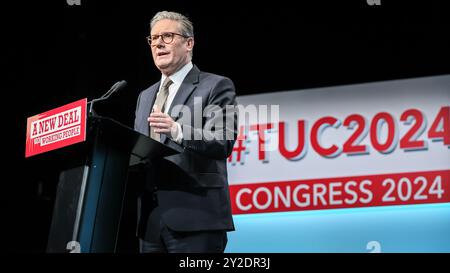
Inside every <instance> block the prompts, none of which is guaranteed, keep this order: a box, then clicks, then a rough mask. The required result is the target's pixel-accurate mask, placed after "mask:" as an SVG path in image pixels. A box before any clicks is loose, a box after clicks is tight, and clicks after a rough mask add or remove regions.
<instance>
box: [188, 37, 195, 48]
mask: <svg viewBox="0 0 450 273" xmlns="http://www.w3.org/2000/svg"><path fill="white" fill-rule="evenodd" d="M187 46H188V49H189V51H192V49H193V48H194V38H192V37H189V38H188V39H187Z"/></svg>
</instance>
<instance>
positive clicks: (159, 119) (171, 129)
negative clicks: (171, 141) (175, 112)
mask: <svg viewBox="0 0 450 273" xmlns="http://www.w3.org/2000/svg"><path fill="white" fill-rule="evenodd" d="M147 121H148V122H149V125H150V127H151V128H153V130H155V133H158V134H166V135H167V136H168V137H173V136H176V135H177V131H178V126H177V123H176V122H175V121H174V120H173V119H172V118H171V117H170V116H169V115H167V114H165V113H163V112H161V111H155V112H152V113H151V114H150V117H149V118H147Z"/></svg>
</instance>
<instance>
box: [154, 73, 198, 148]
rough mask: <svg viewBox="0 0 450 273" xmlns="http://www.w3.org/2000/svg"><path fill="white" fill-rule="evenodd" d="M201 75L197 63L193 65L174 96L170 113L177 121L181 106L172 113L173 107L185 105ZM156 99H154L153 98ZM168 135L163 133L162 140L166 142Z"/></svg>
mask: <svg viewBox="0 0 450 273" xmlns="http://www.w3.org/2000/svg"><path fill="white" fill-rule="evenodd" d="M199 77H200V70H199V69H198V67H197V66H196V65H194V67H192V69H191V71H189V73H188V74H187V75H186V77H185V78H184V80H183V82H182V83H181V86H180V88H179V89H178V91H177V94H176V95H175V97H174V98H173V101H172V104H171V105H170V108H169V111H168V113H169V114H170V115H171V116H172V118H173V119H174V120H175V121H176V120H177V119H178V115H179V113H180V112H179V110H180V109H179V108H178V111H176V112H174V113H172V108H173V107H174V106H175V105H184V104H185V102H186V101H187V100H188V99H189V97H190V96H191V94H192V92H194V90H195V88H196V87H197V84H198V82H199ZM153 101H154V99H153ZM166 138H167V137H166V135H161V142H162V143H164V142H165V141H166Z"/></svg>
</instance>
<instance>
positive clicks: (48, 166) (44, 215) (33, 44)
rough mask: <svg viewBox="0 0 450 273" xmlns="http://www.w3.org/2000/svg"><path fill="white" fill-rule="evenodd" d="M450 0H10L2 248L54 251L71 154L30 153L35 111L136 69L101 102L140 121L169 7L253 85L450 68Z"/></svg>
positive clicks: (215, 56)
mask: <svg viewBox="0 0 450 273" xmlns="http://www.w3.org/2000/svg"><path fill="white" fill-rule="evenodd" d="M394 2H395V3H394ZM443 2H444V1H425V0H424V1H393V0H392V1H387V0H381V3H382V4H381V6H369V5H368V4H367V3H366V0H342V1H311V2H306V1H290V2H287V1H268V2H267V3H266V2H262V1H244V0H242V1H239V2H230V1H187V0H185V1H125V0H121V1H119V0H116V1H111V0H110V1H94V0H81V6H69V5H68V4H67V3H66V1H65V0H60V1H9V2H8V1H4V2H2V15H3V16H2V29H3V31H2V32H3V33H2V44H3V46H6V49H3V50H2V55H3V56H2V66H3V67H4V69H3V75H5V81H4V82H3V87H2V91H3V92H2V94H3V96H4V100H3V107H2V108H3V109H2V113H3V117H4V120H5V121H6V124H5V125H4V127H3V128H4V129H3V132H5V131H7V133H6V134H5V133H4V134H2V135H3V139H4V141H3V149H2V150H3V153H4V154H5V156H4V158H6V159H7V160H6V162H4V163H2V168H3V173H4V174H5V175H4V178H3V179H2V184H3V187H2V190H1V191H0V195H1V211H0V213H1V229H2V232H1V233H0V237H1V238H0V240H1V242H2V247H1V251H2V252H44V251H45V248H46V243H47V236H48V231H49V226H50V221H51V213H52V208H53V202H54V193H55V189H56V182H57V175H58V174H57V173H56V171H55V170H57V169H58V166H59V163H60V162H59V161H58V160H56V159H55V158H54V157H52V155H51V154H50V155H39V156H36V157H33V158H30V159H26V160H25V158H24V154H25V152H24V146H25V145H24V144H25V133H26V128H25V127H26V118H27V117H29V116H32V115H35V114H38V113H41V112H45V111H47V110H49V109H52V108H55V107H58V106H61V105H63V104H66V103H69V102H72V101H75V100H78V99H81V98H85V97H87V98H88V99H92V98H95V97H99V96H101V95H102V94H103V93H104V92H106V91H107V90H108V89H109V87H110V86H111V85H112V84H113V83H115V82H116V81H118V80H126V81H127V82H128V87H127V88H126V89H124V90H121V91H120V92H119V93H117V94H114V95H113V96H112V97H111V98H110V99H109V101H107V102H102V103H99V104H97V105H96V110H97V112H98V113H99V114H101V115H105V116H110V117H113V118H114V119H116V120H118V121H120V122H122V123H124V124H126V125H128V126H132V124H133V119H134V107H135V103H136V99H137V96H138V94H139V92H140V91H141V90H143V89H145V88H146V87H148V86H149V85H151V84H153V83H154V82H156V81H158V80H159V78H160V73H159V71H158V70H157V69H156V68H155V67H154V65H153V61H152V58H151V53H150V51H149V48H148V45H147V43H146V41H145V37H146V36H147V35H148V33H149V27H148V26H149V21H150V19H151V18H152V16H153V15H154V14H155V13H156V12H157V11H160V10H172V11H178V12H181V13H183V14H185V15H187V16H188V17H189V18H191V20H192V21H193V23H194V30H195V49H194V59H193V62H194V63H195V64H196V65H197V66H198V67H199V68H200V69H201V70H205V71H208V72H212V73H216V74H222V75H225V76H228V77H230V78H231V79H232V80H233V81H234V83H235V85H236V89H237V94H238V95H247V94H257V93H263V92H276V91H284V90H291V89H304V88H314V87H322V86H333V85H342V84H352V83H361V82H372V81H382V80H391V79H401V78H411V77H421V76H431V75H441V74H449V73H450V54H449V51H450V39H449V36H450V35H449V29H450V28H449V26H450V23H449V18H450V16H449V9H448V8H447V7H446V6H444V4H443ZM244 5H245V6H244ZM7 108H8V109H7ZM128 228H129V229H130V230H132V229H133V228H134V227H133V225H132V223H131V224H129V227H128Z"/></svg>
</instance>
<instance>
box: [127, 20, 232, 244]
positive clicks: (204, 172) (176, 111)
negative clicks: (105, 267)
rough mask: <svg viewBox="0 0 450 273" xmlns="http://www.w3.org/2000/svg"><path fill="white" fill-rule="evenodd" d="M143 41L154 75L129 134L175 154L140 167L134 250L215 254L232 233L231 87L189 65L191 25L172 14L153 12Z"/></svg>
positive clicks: (228, 83) (192, 34) (222, 80)
mask: <svg viewBox="0 0 450 273" xmlns="http://www.w3.org/2000/svg"><path fill="white" fill-rule="evenodd" d="M147 40H148V43H149V45H150V48H151V51H152V56H153V60H154V63H155V65H156V67H157V68H158V69H159V70H160V71H161V73H162V75H161V81H160V82H158V83H156V84H154V85H152V86H151V87H149V88H147V89H146V90H144V91H142V92H141V94H140V95H139V98H138V102H137V106H136V119H135V125H134V126H135V130H137V131H139V132H140V133H142V134H146V135H149V136H150V137H152V138H153V139H155V140H158V141H160V142H162V143H164V144H166V145H169V146H172V147H174V148H176V149H178V150H180V151H181V153H180V154H177V155H173V156H168V157H165V158H164V159H161V160H153V161H152V162H150V163H149V164H148V166H147V167H146V172H145V173H146V178H145V179H144V180H145V181H144V183H143V184H144V186H143V190H142V191H141V194H140V197H139V223H138V236H139V238H140V251H141V252H223V251H224V249H225V247H226V244H227V234H226V232H227V231H232V230H234V225H233V219H232V215H231V205H230V196H229V191H228V181H227V166H226V158H227V157H228V156H229V155H230V153H231V151H232V148H233V145H234V140H235V138H236V135H237V134H236V112H235V111H233V109H234V107H233V106H235V105H236V101H235V96H236V94H235V88H234V85H233V82H232V81H231V80H230V79H228V78H226V77H222V76H219V75H214V74H210V73H206V72H203V71H200V70H199V69H198V68H197V66H195V65H193V64H192V61H191V60H192V50H193V47H194V32H193V26H192V23H191V22H190V21H189V20H188V18H186V17H185V16H183V15H181V14H179V13H175V12H167V11H163V12H158V13H157V14H156V15H155V16H154V17H153V19H152V20H151V23H150V36H148V37H147ZM230 106H231V107H230ZM208 109H210V110H211V109H213V110H211V111H209V112H208V111H207V110H208ZM205 111H206V112H205Z"/></svg>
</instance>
